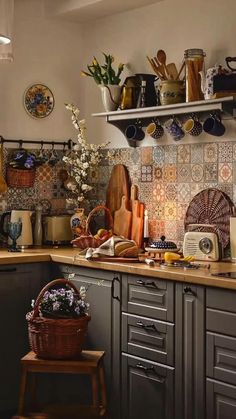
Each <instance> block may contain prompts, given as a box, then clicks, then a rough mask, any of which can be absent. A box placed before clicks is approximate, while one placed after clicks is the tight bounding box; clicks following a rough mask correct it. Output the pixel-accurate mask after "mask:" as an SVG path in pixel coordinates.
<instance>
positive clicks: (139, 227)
mask: <svg viewBox="0 0 236 419" xmlns="http://www.w3.org/2000/svg"><path fill="white" fill-rule="evenodd" d="M143 214H144V204H143V203H141V202H139V200H137V199H136V200H135V201H133V211H132V227H131V239H132V240H134V241H135V242H136V244H137V246H138V247H142V242H143Z"/></svg>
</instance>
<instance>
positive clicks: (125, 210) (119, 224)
mask: <svg viewBox="0 0 236 419" xmlns="http://www.w3.org/2000/svg"><path fill="white" fill-rule="evenodd" d="M131 225H132V212H131V211H129V199H128V198H127V197H126V196H125V195H123V196H122V199H121V207H120V209H118V210H117V211H115V212H114V234H117V236H123V237H125V238H126V239H130V237H131Z"/></svg>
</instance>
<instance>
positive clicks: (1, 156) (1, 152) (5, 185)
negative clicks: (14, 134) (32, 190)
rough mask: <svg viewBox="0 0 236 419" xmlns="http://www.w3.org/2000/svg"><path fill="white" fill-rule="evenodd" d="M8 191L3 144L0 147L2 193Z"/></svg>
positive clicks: (0, 185)
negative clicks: (4, 171)
mask: <svg viewBox="0 0 236 419" xmlns="http://www.w3.org/2000/svg"><path fill="white" fill-rule="evenodd" d="M6 191H7V183H6V181H5V179H4V177H3V144H1V147H0V193H5V192H6Z"/></svg>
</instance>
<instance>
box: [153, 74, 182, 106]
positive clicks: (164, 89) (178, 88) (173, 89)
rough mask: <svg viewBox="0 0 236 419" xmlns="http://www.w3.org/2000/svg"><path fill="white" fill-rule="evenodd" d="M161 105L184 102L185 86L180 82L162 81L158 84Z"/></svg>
mask: <svg viewBox="0 0 236 419" xmlns="http://www.w3.org/2000/svg"><path fill="white" fill-rule="evenodd" d="M159 97H160V103H161V105H171V104H173V103H182V102H185V86H184V81H182V80H163V81H161V83H160V84H159Z"/></svg>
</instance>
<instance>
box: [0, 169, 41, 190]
mask: <svg viewBox="0 0 236 419" xmlns="http://www.w3.org/2000/svg"><path fill="white" fill-rule="evenodd" d="M35 176H36V169H16V168H14V167H11V166H7V185H8V186H9V187H10V188H30V187H32V186H34V181H35Z"/></svg>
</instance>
